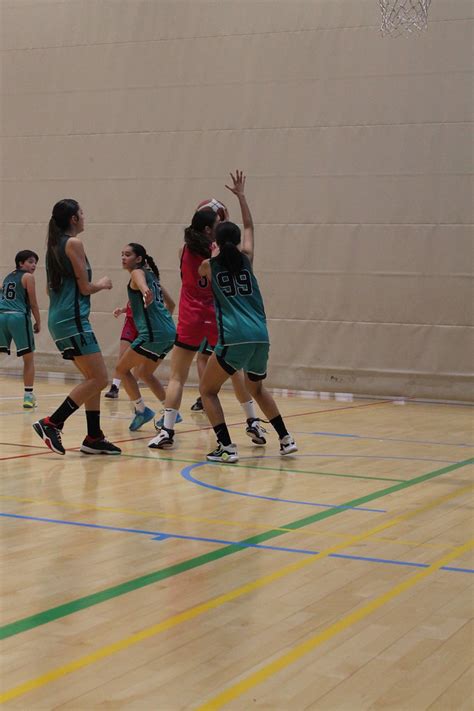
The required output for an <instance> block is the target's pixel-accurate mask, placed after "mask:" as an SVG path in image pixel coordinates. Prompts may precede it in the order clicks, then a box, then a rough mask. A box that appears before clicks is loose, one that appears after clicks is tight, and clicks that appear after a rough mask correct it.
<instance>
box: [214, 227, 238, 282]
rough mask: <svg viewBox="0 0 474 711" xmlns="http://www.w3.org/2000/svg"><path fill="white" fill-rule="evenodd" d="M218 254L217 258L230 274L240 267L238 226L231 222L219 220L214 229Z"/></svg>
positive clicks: (235, 272)
mask: <svg viewBox="0 0 474 711" xmlns="http://www.w3.org/2000/svg"><path fill="white" fill-rule="evenodd" d="M215 238H216V242H217V246H218V247H219V254H218V256H217V260H218V262H219V264H221V265H222V266H223V267H225V268H226V269H227V270H228V271H230V272H231V273H232V274H237V273H238V272H239V271H240V270H241V269H242V262H243V259H242V252H241V251H240V249H239V248H238V247H237V245H238V244H240V227H239V226H238V225H235V224H234V223H233V222H221V223H220V224H218V225H217V227H216V231H215Z"/></svg>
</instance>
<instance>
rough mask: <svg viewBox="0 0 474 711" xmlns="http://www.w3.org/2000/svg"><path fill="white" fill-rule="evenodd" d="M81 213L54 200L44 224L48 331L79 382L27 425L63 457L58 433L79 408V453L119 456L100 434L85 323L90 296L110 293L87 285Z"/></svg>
mask: <svg viewBox="0 0 474 711" xmlns="http://www.w3.org/2000/svg"><path fill="white" fill-rule="evenodd" d="M83 231H84V213H83V211H82V208H81V207H80V205H79V204H78V203H77V202H76V200H72V199H66V200H60V201H59V202H57V203H56V205H55V206H54V207H53V213H52V216H51V219H50V221H49V228H48V246H47V251H46V271H47V278H48V294H49V298H50V308H49V314H48V327H49V331H50V333H51V336H52V337H53V339H54V341H55V343H56V346H57V348H58V349H59V350H60V351H61V353H62V355H63V358H65V359H67V360H72V361H73V362H74V365H75V366H76V368H77V369H78V370H79V372H80V373H81V374H82V375H83V377H84V380H83V381H82V382H81V383H80V384H79V385H76V387H75V388H74V389H73V390H72V391H71V392H70V393H69V396H68V397H67V398H66V399H65V400H64V402H63V403H62V404H61V405H60V406H59V407H58V409H57V410H56V411H55V412H53V414H52V415H50V416H49V417H45V418H43V419H42V420H38V422H35V423H34V425H33V428H34V430H35V432H36V433H37V434H38V435H39V436H40V437H41V439H42V440H43V441H44V442H45V444H46V445H47V446H48V447H49V448H50V449H51V450H52V451H53V452H56V453H57V454H65V453H66V450H65V449H64V447H63V444H62V440H61V433H62V428H63V425H64V422H65V421H66V420H67V418H68V417H70V416H71V415H72V414H73V413H74V412H75V411H76V410H78V409H79V407H80V406H81V405H84V407H85V410H86V418H87V436H86V437H85V439H84V441H83V443H82V445H81V452H84V453H85V454H120V452H121V450H120V449H119V448H118V447H116V446H115V445H114V444H112V443H111V442H109V441H108V440H107V439H106V438H105V436H104V433H103V432H102V430H101V428H100V392H101V390H103V389H104V388H105V387H106V386H107V383H108V377H107V369H106V367H105V363H104V359H103V357H102V353H101V352H100V347H99V345H98V343H97V339H96V337H95V335H94V332H93V330H92V327H91V325H90V323H89V313H90V296H91V294H96V293H97V292H98V291H102V290H103V289H111V288H112V282H111V281H110V279H109V277H102V279H99V281H97V282H92V281H91V279H92V272H91V268H90V265H89V262H88V260H87V257H86V254H85V252H84V245H83V243H82V240H81V239H80V238H79V235H80V234H81V233H82V232H83Z"/></svg>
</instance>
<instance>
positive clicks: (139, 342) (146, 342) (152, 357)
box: [116, 242, 176, 431]
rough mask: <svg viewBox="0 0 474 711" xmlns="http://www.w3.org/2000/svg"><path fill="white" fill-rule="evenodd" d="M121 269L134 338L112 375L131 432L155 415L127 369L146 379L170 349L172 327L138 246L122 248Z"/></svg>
mask: <svg viewBox="0 0 474 711" xmlns="http://www.w3.org/2000/svg"><path fill="white" fill-rule="evenodd" d="M122 266H123V268H124V269H126V270H127V271H128V272H130V282H129V284H128V287H127V291H128V300H129V302H130V306H131V309H132V314H133V320H134V322H135V326H136V328H137V331H138V336H137V337H136V338H135V340H134V341H133V342H132V343H131V344H130V345H129V346H128V347H127V348H126V349H125V351H124V353H122V355H121V357H120V359H119V361H118V363H117V366H116V373H117V375H118V377H119V378H120V379H121V381H122V383H123V386H124V388H125V390H126V392H127V395H128V396H129V398H130V400H131V401H132V402H133V404H134V407H135V416H134V418H133V420H132V422H131V423H130V429H131V430H132V431H135V430H138V429H139V428H140V427H141V426H142V425H144V424H145V423H146V422H149V421H150V420H152V419H153V416H154V414H155V413H154V412H153V410H151V409H150V408H149V407H146V406H145V403H144V402H143V398H142V397H141V394H140V390H139V387H138V384H137V381H136V379H135V378H134V377H133V375H132V373H131V370H132V368H136V367H138V368H139V369H140V372H141V375H142V377H144V378H145V380H149V378H150V377H151V376H153V373H154V371H155V370H156V368H157V367H158V365H159V364H160V363H161V362H162V360H163V358H164V357H165V356H166V354H167V353H169V351H170V350H171V349H172V347H173V343H174V339H175V337H176V327H175V325H174V321H173V319H172V318H171V313H170V312H172V311H173V309H174V301H173V300H172V299H171V297H170V295H169V294H168V292H167V291H166V290H165V289H163V287H162V286H161V285H160V273H159V271H158V267H157V266H156V264H155V262H154V260H153V258H152V257H150V255H149V254H147V253H146V249H145V248H144V247H143V246H142V245H141V244H137V243H135V242H132V243H130V244H127V245H126V246H125V247H124V248H123V250H122Z"/></svg>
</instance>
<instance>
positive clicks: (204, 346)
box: [198, 338, 214, 356]
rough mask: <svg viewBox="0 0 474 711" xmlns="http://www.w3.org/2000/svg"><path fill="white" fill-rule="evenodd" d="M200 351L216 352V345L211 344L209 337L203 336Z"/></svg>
mask: <svg viewBox="0 0 474 711" xmlns="http://www.w3.org/2000/svg"><path fill="white" fill-rule="evenodd" d="M198 353H204V355H208V356H210V355H212V354H213V353H214V346H210V345H209V341H208V340H207V338H203V339H202V341H201V343H200V345H199V348H198Z"/></svg>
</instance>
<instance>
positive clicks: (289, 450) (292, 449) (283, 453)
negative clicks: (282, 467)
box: [280, 446, 298, 457]
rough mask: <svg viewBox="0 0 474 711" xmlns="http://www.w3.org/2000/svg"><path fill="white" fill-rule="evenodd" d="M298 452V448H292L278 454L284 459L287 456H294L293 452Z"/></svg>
mask: <svg viewBox="0 0 474 711" xmlns="http://www.w3.org/2000/svg"><path fill="white" fill-rule="evenodd" d="M297 451H298V447H296V446H295V447H292V448H291V449H288V450H287V451H286V452H282V451H280V454H281V456H282V457H286V455H287V454H294V452H297Z"/></svg>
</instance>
